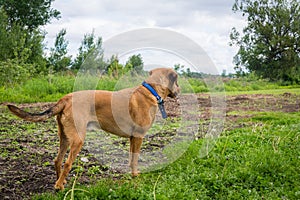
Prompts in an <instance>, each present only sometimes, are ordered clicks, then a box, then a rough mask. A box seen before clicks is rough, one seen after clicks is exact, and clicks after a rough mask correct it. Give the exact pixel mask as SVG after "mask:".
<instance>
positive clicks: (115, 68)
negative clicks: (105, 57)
mask: <svg viewBox="0 0 300 200" xmlns="http://www.w3.org/2000/svg"><path fill="white" fill-rule="evenodd" d="M106 71H107V74H108V75H109V76H112V77H114V78H119V77H120V76H121V75H122V74H124V72H125V71H124V67H123V65H121V64H120V63H119V59H118V57H117V56H114V55H113V56H112V57H111V59H110V61H109V65H108V66H107V69H106Z"/></svg>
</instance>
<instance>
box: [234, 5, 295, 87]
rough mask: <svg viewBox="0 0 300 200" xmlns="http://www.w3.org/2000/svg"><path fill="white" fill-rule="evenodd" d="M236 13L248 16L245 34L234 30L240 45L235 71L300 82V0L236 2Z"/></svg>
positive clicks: (235, 41)
mask: <svg viewBox="0 0 300 200" xmlns="http://www.w3.org/2000/svg"><path fill="white" fill-rule="evenodd" d="M233 11H234V12H241V13H242V15H243V16H246V17H247V21H248V25H247V26H246V27H245V28H244V29H243V35H241V33H239V32H238V31H237V30H236V29H235V28H233V29H232V31H231V34H230V38H231V40H232V42H231V45H237V46H239V51H238V53H237V54H236V56H235V57H234V63H235V64H236V70H238V71H240V69H241V68H242V67H243V66H244V67H245V68H246V69H248V70H249V71H250V72H255V73H256V74H257V75H259V76H261V77H263V78H269V79H270V80H272V81H276V80H282V81H289V82H298V83H299V82H300V4H299V2H298V0H236V1H235V3H234V5H233Z"/></svg>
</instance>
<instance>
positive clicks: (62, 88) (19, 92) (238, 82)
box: [0, 75, 300, 103]
mask: <svg viewBox="0 0 300 200" xmlns="http://www.w3.org/2000/svg"><path fill="white" fill-rule="evenodd" d="M128 78H129V80H130V81H129V82H126V81H128V80H127V79H128ZM128 78H126V77H125V78H124V77H122V78H121V79H120V80H117V79H115V78H111V77H109V76H102V77H100V76H99V77H96V76H88V75H85V76H84V77H83V78H79V77H74V76H71V75H66V76H62V75H48V76H45V77H40V78H32V79H29V80H27V81H26V82H24V83H22V84H15V85H5V84H2V86H1V85H0V102H15V103H34V102H55V101H57V100H58V99H59V98H61V97H63V96H64V95H66V94H68V93H71V92H73V91H75V90H86V89H101V90H110V91H113V90H115V89H120V88H123V87H127V86H130V87H132V86H133V85H137V84H139V83H141V82H142V80H143V79H144V78H143V77H137V78H136V80H135V78H132V77H128ZM131 78H132V79H131ZM221 83H222V82H221ZM223 83H224V84H221V85H220V84H212V86H210V87H211V88H207V86H206V84H205V82H204V81H203V80H201V79H195V78H188V79H185V78H182V77H180V79H179V85H180V86H181V90H182V93H192V92H194V93H200V92H201V93H204V92H218V91H220V92H223V91H225V92H226V93H227V94H228V95H237V94H244V93H245V92H246V93H247V94H259V93H260V94H265V93H270V92H272V91H274V92H272V93H278V94H279V93H284V92H286V91H287V90H288V91H292V92H295V93H296V94H299V93H300V86H299V85H292V86H280V85H279V84H277V83H270V82H267V81H264V80H252V81H251V80H248V79H229V80H226V79H224V82H223Z"/></svg>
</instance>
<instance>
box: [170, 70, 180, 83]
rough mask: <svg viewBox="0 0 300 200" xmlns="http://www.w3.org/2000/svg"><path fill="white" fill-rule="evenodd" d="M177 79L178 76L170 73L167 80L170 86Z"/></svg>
mask: <svg viewBox="0 0 300 200" xmlns="http://www.w3.org/2000/svg"><path fill="white" fill-rule="evenodd" d="M177 77H178V75H177V74H176V73H175V72H171V73H170V74H169V80H170V81H171V83H172V84H173V83H174V82H175V81H176V80H177Z"/></svg>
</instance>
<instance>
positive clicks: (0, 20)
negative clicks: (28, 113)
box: [0, 9, 46, 81]
mask: <svg viewBox="0 0 300 200" xmlns="http://www.w3.org/2000/svg"><path fill="white" fill-rule="evenodd" d="M8 21H9V19H8V17H7V15H6V13H5V12H4V10H3V9H0V61H1V63H2V64H1V66H0V67H1V68H2V70H1V71H2V72H11V71H13V70H16V68H20V66H22V67H23V68H26V67H28V69H24V70H25V71H30V72H31V74H34V73H41V72H45V70H46V61H45V59H44V58H43V45H42V41H43V39H44V36H43V35H42V34H41V32H40V31H32V33H28V31H26V30H24V29H23V28H22V27H21V26H20V25H19V24H11V25H10V26H9V25H8ZM13 63H14V64H16V65H18V66H15V67H14V66H12V64H13ZM32 66H34V70H33V68H32ZM6 67H11V69H4V68H6ZM24 70H21V71H20V72H14V73H23V72H24ZM10 74H11V73H9V74H7V76H8V79H10V80H12V78H13V76H10ZM2 76H6V75H5V74H3V75H2ZM22 76H24V75H22ZM17 80H20V79H19V76H17V77H16V79H15V80H14V81H17Z"/></svg>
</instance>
